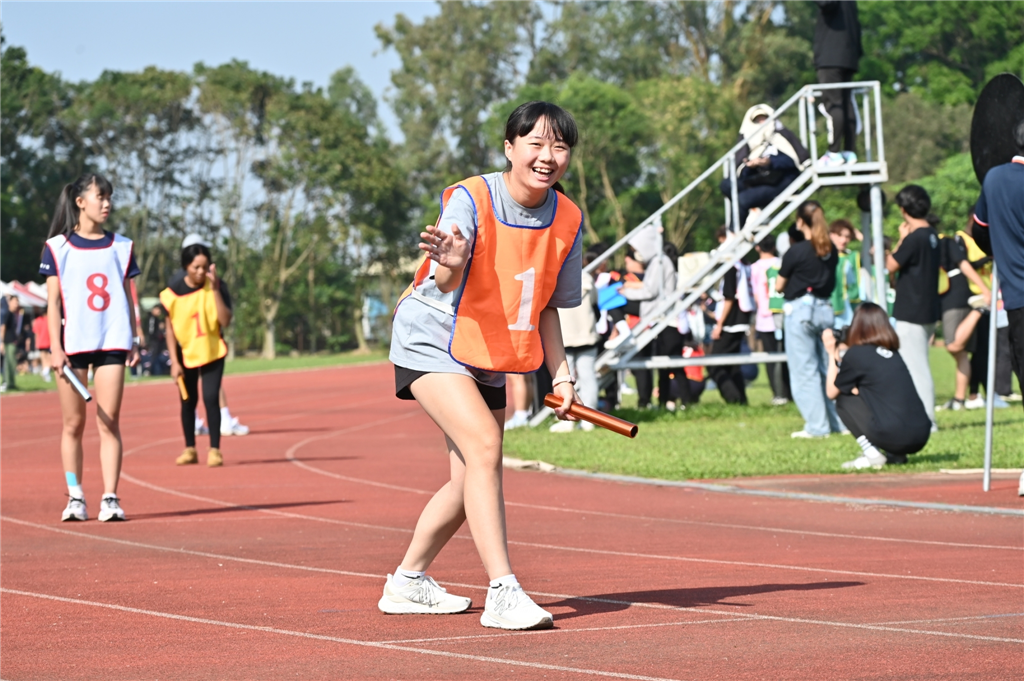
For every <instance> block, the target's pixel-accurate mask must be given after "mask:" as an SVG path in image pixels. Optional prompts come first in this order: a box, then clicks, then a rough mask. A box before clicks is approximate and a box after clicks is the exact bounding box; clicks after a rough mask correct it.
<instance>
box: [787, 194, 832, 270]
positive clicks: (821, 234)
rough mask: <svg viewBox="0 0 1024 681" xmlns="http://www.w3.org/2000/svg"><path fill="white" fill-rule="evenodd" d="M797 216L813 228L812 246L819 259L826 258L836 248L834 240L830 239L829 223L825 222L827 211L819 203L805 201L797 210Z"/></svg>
mask: <svg viewBox="0 0 1024 681" xmlns="http://www.w3.org/2000/svg"><path fill="white" fill-rule="evenodd" d="M796 216H797V218H799V219H800V220H801V221H802V222H803V223H804V224H805V225H807V226H808V227H810V228H811V239H810V241H811V244H812V245H813V246H814V252H815V253H817V254H818V257H819V258H824V257H826V256H828V254H829V253H831V252H832V249H833V248H835V247H834V246H833V245H832V239H830V238H828V223H827V222H825V211H824V210H822V208H821V204H820V203H818V202H817V201H804V202H803V203H801V204H800V207H799V208H797V209H796Z"/></svg>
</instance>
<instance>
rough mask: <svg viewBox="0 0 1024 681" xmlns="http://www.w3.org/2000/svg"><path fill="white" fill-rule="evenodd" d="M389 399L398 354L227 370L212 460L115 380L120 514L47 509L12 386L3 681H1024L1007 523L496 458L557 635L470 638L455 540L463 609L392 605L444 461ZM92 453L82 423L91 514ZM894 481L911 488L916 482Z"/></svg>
mask: <svg viewBox="0 0 1024 681" xmlns="http://www.w3.org/2000/svg"><path fill="white" fill-rule="evenodd" d="M391 385H392V383H391V373H390V366H389V365H374V366H365V367H357V368H346V369H331V370H318V371H315V372H304V373H291V374H276V375H263V376H232V377H230V378H228V379H227V388H228V392H229V394H230V397H231V403H232V408H233V411H235V413H237V414H239V415H241V416H242V417H243V419H244V421H245V422H246V423H248V424H250V425H251V426H252V428H253V432H252V434H251V435H249V436H248V437H245V438H227V439H225V442H224V444H223V450H224V454H225V460H226V465H225V466H224V468H221V469H213V470H210V469H207V468H206V467H205V466H189V467H176V466H175V465H174V457H175V456H176V455H177V454H178V453H180V450H181V447H182V441H181V435H180V433H179V425H178V416H177V412H176V406H175V395H176V389H175V387H174V386H173V385H170V384H162V385H153V384H151V385H146V386H137V387H132V388H129V389H128V390H127V392H126V399H125V407H124V424H123V429H124V441H125V448H126V453H127V456H126V458H125V465H124V475H123V477H122V481H121V488H120V490H119V493H120V496H121V498H122V502H123V506H124V508H125V509H126V511H127V513H128V516H129V518H130V521H129V522H127V523H119V524H114V523H107V524H102V523H98V522H96V521H94V520H92V521H89V522H87V523H60V522H59V521H58V518H59V517H60V511H61V510H62V508H63V506H64V503H65V499H64V486H63V474H62V472H61V466H60V457H59V454H58V441H59V440H58V433H59V426H58V424H59V422H60V416H59V408H58V405H57V400H56V397H55V396H54V395H53V394H39V395H29V396H25V397H16V398H5V399H4V400H3V403H2V405H3V430H2V440H0V442H2V448H3V449H2V502H3V506H2V516H3V522H2V523H0V528H2V533H3V534H2V538H3V541H2V547H0V549H2V568H3V569H2V580H0V586H2V588H3V593H2V596H0V604H2V611H0V635H2V650H0V675H2V677H3V678H4V679H9V680H14V679H96V678H104V679H281V678H298V679H349V678H402V679H497V678H502V679H503V678H518V679H535V678H547V679H583V678H594V676H595V675H597V676H603V677H610V678H627V679H628V678H633V679H636V678H659V679H824V678H838V679H862V678H863V679H868V678H899V679H1020V678H1022V677H1024V645H1022V644H1024V574H1022V573H1024V560H1022V558H1024V547H1022V544H1024V541H1022V539H1024V537H1022V535H1024V532H1022V529H1024V522H1022V519H1021V518H1019V517H1000V516H983V515H978V514H973V513H948V512H939V511H924V510H918V509H902V508H891V507H890V508H886V507H872V506H854V505H847V504H838V503H816V502H807V501H797V500H791V499H772V498H757V497H748V496H742V495H735V494H722V493H713V492H704V491H698V490H686V489H679V488H668V487H657V486H649V485H637V484H620V483H614V482H602V481H597V480H591V479H583V478H569V477H565V476H559V475H548V474H540V473H523V472H512V471H507V472H506V497H507V500H508V502H509V509H508V516H509V535H510V539H511V541H512V546H511V550H512V558H513V565H514V567H515V570H516V574H517V575H518V577H519V579H520V580H521V581H522V583H523V584H524V585H525V587H526V588H527V590H528V591H530V592H531V593H533V594H534V597H535V598H536V600H537V601H538V602H539V603H540V604H542V605H543V606H544V607H546V608H548V609H550V610H551V611H552V612H553V613H554V614H555V626H556V628H555V629H554V630H553V631H545V632H527V633H505V632H498V631H495V630H491V629H484V628H482V627H481V626H480V625H479V621H478V620H479V613H480V606H481V604H482V601H483V595H484V591H483V588H482V587H483V586H484V584H485V581H486V577H485V575H484V574H483V570H482V568H481V566H480V562H479V559H478V558H477V556H476V552H475V549H474V547H473V543H472V541H471V540H470V539H469V537H468V532H467V531H466V530H465V529H463V531H462V533H461V534H460V536H459V537H458V538H457V539H455V540H453V541H452V543H451V544H450V545H449V547H448V548H446V549H445V551H444V552H443V553H442V554H441V556H440V557H439V559H438V561H437V562H436V564H435V565H434V566H433V568H432V570H431V574H433V575H434V576H435V577H436V578H437V579H438V580H439V581H441V582H442V583H443V584H446V585H447V586H448V587H449V590H451V591H454V592H456V593H464V594H466V595H469V596H472V597H473V600H474V604H475V606H476V607H474V609H473V610H472V611H471V612H470V613H469V614H465V615H455V616H448V617H419V616H403V617H396V616H390V617H389V616H385V615H382V614H381V613H379V612H378V611H377V608H376V603H377V599H378V598H379V597H380V591H381V588H382V586H383V575H384V573H385V572H387V571H390V570H392V569H394V567H395V565H397V563H398V561H399V560H400V558H401V556H402V553H403V551H404V548H405V545H406V543H407V541H408V539H409V534H410V530H411V528H412V527H413V525H414V523H415V520H416V517H417V516H418V514H419V511H420V510H421V508H422V506H423V504H424V503H425V501H426V499H427V495H428V494H429V493H431V492H432V491H433V490H434V489H436V488H437V487H439V486H440V485H441V484H442V483H443V482H444V476H445V472H446V469H447V466H446V462H445V459H444V458H443V455H442V453H441V446H442V445H441V438H440V435H439V434H438V432H437V430H436V428H435V427H434V426H433V425H432V424H431V422H430V421H429V420H428V419H427V418H426V417H425V416H424V415H423V414H422V412H421V411H420V410H419V409H418V407H416V406H415V404H413V403H405V402H399V401H397V400H395V398H394V397H393V395H392V394H391V391H390V388H391ZM90 409H92V408H91V407H90ZM200 444H201V446H200V455H201V456H202V455H203V454H204V453H205V444H206V443H205V442H202V439H201V442H200ZM96 447H97V438H96V435H95V429H94V428H90V431H89V435H88V436H87V439H86V470H85V490H86V493H87V501H88V503H89V511H90V514H91V515H93V517H94V516H95V513H96V511H97V510H98V506H99V495H100V492H101V491H102V489H101V487H100V480H99V463H98V456H97V453H96ZM636 447H637V448H638V450H639V449H640V448H642V447H643V433H642V432H641V434H640V436H639V437H638V438H637V440H636ZM858 477H870V476H858ZM908 486H910V487H913V488H915V489H914V491H913V492H912V494H911V495H910V496H908V497H907V498H915V499H916V498H922V494H923V493H922V489H923V487H924V486H925V483H923V482H922V481H921V479H914V480H911V479H910V478H908ZM886 490H887V491H888V492H889V494H890V495H897V494H898V493H899V487H898V485H897V484H896V483H891V484H888V485H887V486H886ZM814 491H822V490H821V489H815V490H814ZM826 493H831V494H836V493H840V492H837V489H836V488H834V487H833V488H832V489H830V490H828V491H827V492H826ZM944 494H946V496H947V497H950V496H951V495H950V494H949V493H944ZM992 494H996V493H995V492H993V493H992ZM1007 494H1008V492H1006V491H1005V490H1004V491H1002V492H999V493H998V495H999V497H1000V498H1002V497H1004V496H1007ZM861 496H878V494H877V492H875V491H872V492H871V493H865V494H862V495H861ZM925 496H927V495H925ZM952 496H954V497H955V495H952ZM929 500H931V501H940V500H941V501H950V502H951V503H969V502H965V501H964V500H961V499H956V498H941V499H940V498H938V497H934V498H931V499H929ZM1002 501H1003V502H1004V503H1001V504H1000V505H1010V506H1013V505H1014V503H1010V502H1006V500H1005V499H1003V500H1002ZM990 505H996V503H995V502H994V500H993V503H992V504H990ZM1018 507H1019V505H1018Z"/></svg>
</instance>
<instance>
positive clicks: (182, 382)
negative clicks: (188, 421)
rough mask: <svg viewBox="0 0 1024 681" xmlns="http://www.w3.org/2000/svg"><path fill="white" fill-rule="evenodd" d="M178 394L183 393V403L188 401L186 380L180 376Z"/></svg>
mask: <svg viewBox="0 0 1024 681" xmlns="http://www.w3.org/2000/svg"><path fill="white" fill-rule="evenodd" d="M178 392H179V393H181V401H182V402H187V401H188V390H187V389H186V388H185V378H184V377H183V376H178Z"/></svg>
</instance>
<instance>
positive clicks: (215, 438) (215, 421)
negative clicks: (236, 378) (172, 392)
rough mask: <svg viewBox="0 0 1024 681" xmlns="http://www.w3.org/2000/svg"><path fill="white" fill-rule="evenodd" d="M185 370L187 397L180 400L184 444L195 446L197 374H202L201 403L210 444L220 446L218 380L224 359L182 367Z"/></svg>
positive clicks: (197, 395)
mask: <svg viewBox="0 0 1024 681" xmlns="http://www.w3.org/2000/svg"><path fill="white" fill-rule="evenodd" d="M182 369H183V371H184V372H185V390H187V391H188V399H187V400H182V401H181V428H182V430H184V431H185V446H186V447H195V446H196V405H197V404H199V375H200V374H202V376H203V405H204V406H205V407H206V422H207V424H208V425H209V426H210V446H211V447H215V448H218V449H219V448H220V381H221V378H223V376H224V359H223V358H221V359H218V360H217V361H215V362H210V363H209V364H204V365H203V366H201V367H196V368H195V369H189V368H187V367H184V366H183V367H182Z"/></svg>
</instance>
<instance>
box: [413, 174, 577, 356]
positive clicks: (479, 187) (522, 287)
mask: <svg viewBox="0 0 1024 681" xmlns="http://www.w3.org/2000/svg"><path fill="white" fill-rule="evenodd" d="M460 188H461V189H464V190H465V191H466V192H468V193H469V196H470V198H471V199H472V200H473V207H474V211H475V213H476V216H477V226H476V239H475V240H474V242H473V251H472V253H471V254H470V258H469V263H468V264H467V265H466V272H465V274H464V275H463V276H464V279H465V286H464V288H463V291H462V296H461V297H460V298H459V299H458V300H457V301H456V303H455V305H454V309H453V315H454V319H453V320H452V333H451V337H450V339H449V341H448V354H450V355H451V356H452V358H453V359H454V360H455V361H456V362H458V363H459V364H462V365H464V366H467V367H470V368H473V369H479V370H482V371H488V372H502V373H527V372H530V371H536V370H537V369H539V368H540V365H541V363H542V362H543V361H544V347H543V344H542V343H541V338H540V331H539V330H538V326H539V323H540V313H541V310H543V309H544V308H545V307H547V304H548V302H549V301H550V300H551V295H552V294H553V293H554V291H555V286H556V285H557V283H558V274H559V272H560V271H561V269H562V265H563V264H564V263H565V260H566V258H568V257H569V253H570V252H572V247H573V244H574V243H575V241H576V239H577V238H578V237H579V232H580V224H581V217H582V214H581V213H580V210H579V208H577V207H576V205H575V204H573V203H572V201H570V200H569V199H567V198H566V197H565V196H564V195H563V194H561V193H560V192H556V194H555V210H554V217H553V219H552V221H551V222H550V223H549V224H547V225H544V226H542V227H525V226H519V225H511V224H508V223H505V222H502V221H501V220H499V219H498V217H497V215H496V214H495V212H494V204H493V203H492V199H491V190H490V187H489V186H488V185H487V181H486V180H484V178H482V177H471V178H469V179H468V180H464V181H463V182H460V183H459V184H456V185H453V186H451V187H448V188H447V189H445V190H444V192H443V193H442V194H441V207H442V208H441V210H442V214H443V213H444V207H445V206H447V205H448V201H449V199H450V198H451V196H452V194H453V193H454V192H455V191H456V190H457V189H460ZM438 224H440V218H438ZM429 271H430V261H429V260H425V261H424V262H423V264H422V265H421V266H420V269H419V270H418V271H417V272H416V276H415V278H414V280H413V283H412V285H411V286H410V287H409V288H408V289H407V290H406V292H405V293H404V294H403V296H402V298H403V299H404V298H405V297H406V296H407V295H409V294H411V293H412V292H413V291H414V290H415V289H416V287H417V286H418V285H419V284H420V283H422V282H423V280H424V279H425V278H426V276H427V275H428V274H429Z"/></svg>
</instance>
